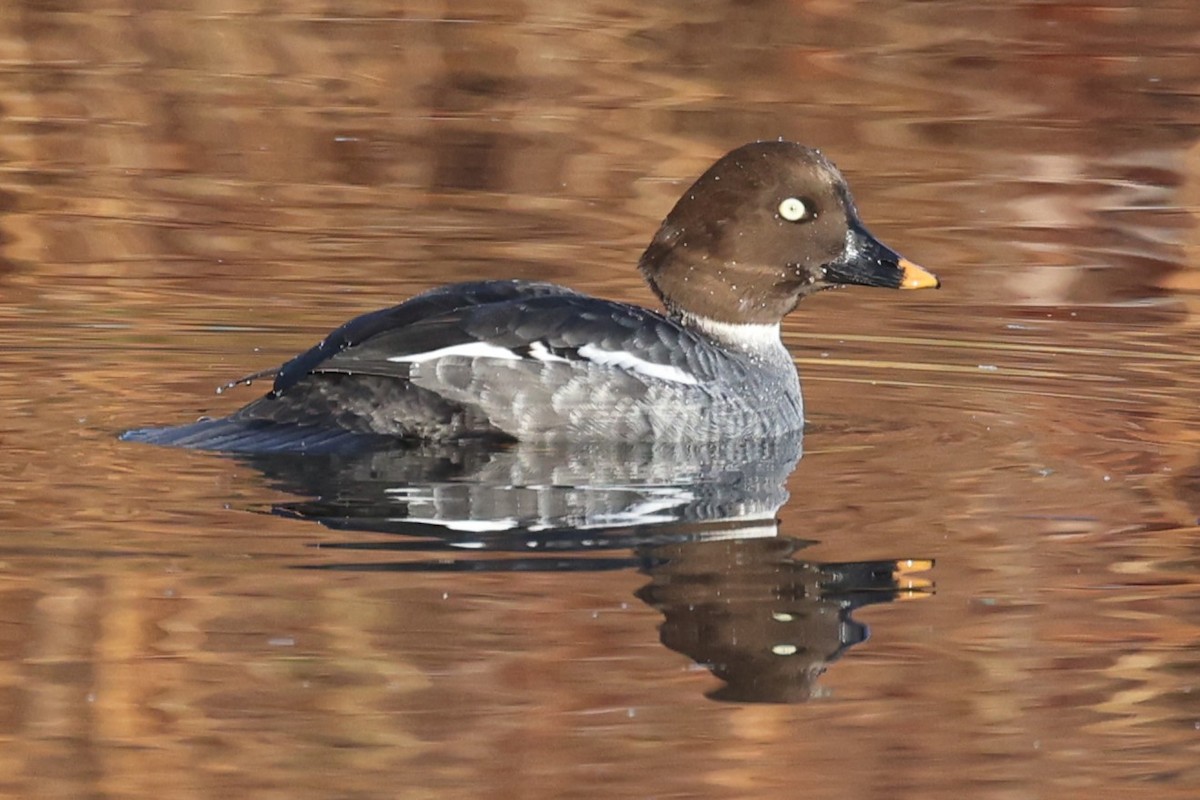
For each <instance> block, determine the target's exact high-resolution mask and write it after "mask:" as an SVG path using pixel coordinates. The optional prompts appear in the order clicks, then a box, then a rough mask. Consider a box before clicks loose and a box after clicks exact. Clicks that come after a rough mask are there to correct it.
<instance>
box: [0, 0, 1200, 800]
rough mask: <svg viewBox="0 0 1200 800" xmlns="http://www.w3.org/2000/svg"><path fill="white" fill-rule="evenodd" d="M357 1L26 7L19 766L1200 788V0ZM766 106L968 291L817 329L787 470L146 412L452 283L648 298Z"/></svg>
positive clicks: (13, 230)
mask: <svg viewBox="0 0 1200 800" xmlns="http://www.w3.org/2000/svg"><path fill="white" fill-rule="evenodd" d="M345 5H346V4H335V3H327V2H317V1H316V0H290V1H286V2H269V1H268V0H261V1H259V2H255V0H226V1H225V2H219V3H207V2H203V3H202V2H190V3H188V2H182V3H181V2H157V1H156V0H149V1H148V2H132V0H109V1H108V2H103V3H99V4H97V3H82V2H72V0H59V2H53V3H45V2H32V1H31V0H26V1H24V2H11V3H8V4H5V5H4V6H3V8H0V169H2V170H3V182H2V183H0V298H2V305H0V347H2V350H0V352H2V355H0V374H2V375H3V378H4V380H3V381H0V411H2V413H0V443H2V444H3V447H4V454H5V455H4V459H3V461H2V462H0V463H3V464H4V465H5V469H4V475H5V479H6V480H5V492H4V493H3V496H2V497H0V522H2V529H3V532H4V534H3V538H2V539H0V742H2V746H0V794H3V795H4V796H12V797H64V798H67V797H69V798H76V797H156V798H157V797H164V796H165V797H185V796H193V795H195V796H215V795H218V794H221V795H227V796H250V795H254V796H264V797H265V796H287V797H304V798H307V797H314V798H317V797H320V798H326V797H376V796H378V797H414V798H415V797H460V796H468V797H471V796H478V797H521V798H526V797H594V796H599V795H602V796H610V797H730V798H747V797H764V798H765V797H771V798H773V797H782V796H795V795H798V794H802V795H803V796H806V797H811V798H846V797H881V798H882V797H889V798H890V797H916V796H922V797H930V798H962V797H979V798H996V799H997V800H1001V799H1003V800H1008V798H1025V797H1081V798H1083V797H1096V796H1100V795H1113V796H1115V795H1117V794H1118V793H1120V795H1121V796H1138V797H1150V798H1175V797H1178V798H1185V797H1189V798H1190V797H1194V796H1195V795H1196V792H1197V790H1198V789H1200V766H1197V765H1198V764H1200V656H1198V653H1200V616H1198V614H1197V609H1198V607H1200V606H1198V605H1197V604H1198V602H1200V575H1198V568H1200V546H1198V545H1197V542H1198V541H1200V536H1198V534H1200V526H1198V523H1197V518H1198V516H1200V459H1198V457H1197V453H1198V444H1200V433H1198V431H1200V410H1198V405H1197V398H1198V396H1200V377H1198V376H1200V338H1198V337H1200V277H1197V272H1196V264H1197V262H1198V260H1200V234H1198V227H1197V219H1196V216H1197V209H1200V100H1198V98H1200V66H1198V65H1200V40H1198V39H1197V37H1196V31H1197V30H1200V6H1197V5H1196V4H1194V3H1190V2H1183V0H1178V1H1177V2H1151V3H1144V4H1140V5H1122V4H1119V3H1055V2H1037V3H1033V2H1026V3H1020V2H1018V3H1007V4H1003V5H1000V4H988V5H982V4H978V3H973V2H954V1H952V0H935V1H934V2H923V3H904V2H782V1H776V2H770V1H768V2H760V3H749V4H747V3H732V2H704V3H696V2H671V3H662V4H651V5H647V4H644V3H623V2H618V1H617V0H614V1H613V2H607V3H593V2H576V3H569V4H568V3H537V2H529V3H515V2H513V3H507V2H500V3H497V2H488V3H458V2H456V3H418V2H413V3H392V2H387V3H385V2H361V3H355V4H350V5H352V6H353V7H352V8H351V9H350V10H347V9H346V8H344V7H343V6H345ZM776 136H785V137H787V138H791V139H796V140H799V141H803V142H806V143H809V144H812V145H816V146H820V147H821V148H822V149H823V150H824V152H825V153H826V154H828V155H829V156H830V157H831V158H833V159H834V160H835V161H836V162H837V163H838V164H839V166H841V167H842V169H843V171H844V172H846V173H847V175H848V176H849V179H850V181H851V186H852V187H853V189H854V191H855V194H856V197H857V198H858V201H859V205H860V210H861V212H862V215H863V217H864V219H865V220H866V221H867V222H868V224H869V225H870V226H871V227H872V229H873V230H874V231H875V232H876V233H878V234H879V235H880V236H881V238H883V239H884V240H885V241H887V242H889V243H890V244H892V245H893V246H895V247H896V248H897V249H899V250H900V251H901V252H903V253H905V254H906V255H908V256H909V257H910V258H912V259H914V260H916V261H918V262H920V263H922V264H924V265H926V266H928V267H930V268H931V269H933V270H934V271H935V272H937V273H938V274H939V275H940V276H941V277H942V279H943V281H944V285H945V288H944V289H943V290H942V291H941V292H938V293H932V292H927V293H912V294H908V293H905V294H903V295H898V294H895V293H886V292H870V291H865V290H864V291H852V290H847V291H844V292H837V293H828V294H825V295H821V296H818V297H815V298H812V299H811V300H809V301H807V302H805V303H804V305H803V307H802V308H801V309H800V310H799V311H798V312H797V313H796V314H795V315H793V317H792V318H790V319H789V320H788V321H787V324H786V326H785V337H786V340H787V343H788V344H789V346H790V347H791V349H792V350H793V352H794V353H795V355H796V360H797V363H798V365H799V367H800V369H801V371H802V374H803V379H804V384H805V393H806V409H807V412H808V414H809V416H810V420H811V422H810V428H809V430H808V431H807V432H806V435H805V437H804V441H803V458H801V459H800V460H799V463H798V464H796V465H795V467H794V471H793V469H792V465H793V464H794V463H795V457H796V456H798V455H799V453H798V452H794V453H790V452H774V453H767V454H755V453H745V452H742V453H726V454H721V457H720V458H719V459H714V458H711V457H707V458H704V459H699V460H694V461H693V460H689V458H690V457H682V456H679V454H671V455H669V456H666V457H664V456H662V455H661V454H653V453H650V454H647V453H640V454H633V455H630V454H622V455H621V456H620V457H619V458H616V457H614V456H613V455H612V454H604V453H579V452H573V453H546V452H540V451H525V450H520V449H518V450H517V451H506V452H501V453H478V452H459V453H445V452H425V453H416V454H413V453H409V454H407V455H405V456H403V457H399V456H396V455H395V454H392V455H386V454H385V455H378V454H375V455H367V456H362V457H361V458H359V459H357V460H351V461H350V462H345V461H343V462H328V461H319V460H314V461H309V462H303V461H302V462H299V463H297V462H295V461H286V460H285V461H270V460H266V461H264V460H257V461H256V460H245V459H243V460H236V459H229V458H223V457H220V456H212V455H203V454H196V453H187V452H177V451H170V450H159V449H154V448H148V447H141V446H134V445H129V444H125V443H121V442H118V441H116V440H115V439H114V433H115V432H117V431H119V430H121V429H123V428H127V427H131V426H134V425H142V424H151V423H169V422H178V421H186V420H190V419H194V418H195V417H197V416H199V415H201V414H205V413H222V412H224V411H227V410H231V409H232V408H234V407H236V406H237V405H238V404H239V403H241V402H243V401H244V400H245V399H248V398H249V397H250V396H251V393H250V392H249V391H247V390H240V392H239V393H235V394H234V395H233V396H229V395H225V396H220V397H218V396H215V395H214V394H213V391H212V390H213V388H214V387H215V386H217V385H219V384H221V383H223V382H225V381H227V380H229V379H231V378H235V377H237V376H239V375H242V374H245V373H247V372H251V371H253V370H256V369H260V368H262V367H265V366H270V365H273V364H275V363H278V362H280V361H281V360H283V359H285V358H287V357H289V356H290V355H292V354H293V353H294V352H296V351H297V350H299V349H301V348H304V347H307V346H309V345H310V344H312V343H313V342H314V341H315V340H317V339H318V338H319V337H320V336H322V335H323V334H324V333H325V332H326V331H327V330H328V329H329V328H331V327H333V326H334V325H336V324H338V323H340V322H342V321H343V320H344V319H346V318H348V317H349V316H351V315H354V314H357V313H359V312H362V311H365V310H369V309H373V308H377V307H380V306H382V305H386V304H390V303H392V302H396V301H398V300H401V299H403V298H405V297H407V296H409V295H411V294H412V293H414V292H417V291H420V290H423V289H426V288H428V287H430V286H432V285H435V284H437V283H441V282H444V281H447V280H452V279H475V278H484V277H524V278H541V279H550V280H557V281H561V282H564V283H568V284H570V285H572V286H574V287H576V288H580V289H583V290H587V291H591V292H594V293H598V294H603V295H605V296H608V297H614V298H618V299H623V300H628V301H632V302H638V303H646V304H650V303H652V298H651V297H650V295H649V292H648V291H647V290H646V289H645V288H644V287H643V286H642V285H641V284H640V281H639V280H638V277H637V275H636V272H635V271H634V269H633V265H634V264H635V263H636V259H637V256H638V254H639V252H640V249H641V247H643V246H644V245H645V243H646V242H647V241H648V239H649V237H650V235H651V234H652V232H653V230H654V229H655V227H656V225H657V223H658V221H659V219H660V218H661V216H662V215H663V214H664V213H665V212H666V211H667V210H668V209H669V207H670V205H671V204H672V203H673V202H674V199H675V197H676V195H677V194H678V193H679V192H680V191H681V190H682V188H683V187H684V186H686V184H687V182H688V181H690V180H691V179H692V178H694V177H695V176H696V175H697V174H699V172H701V171H702V170H703V169H704V168H705V167H706V166H707V165H708V164H709V163H710V162H711V161H712V160H713V159H714V158H715V157H717V156H719V155H720V154H721V153H723V152H725V151H726V150H728V149H730V148H732V147H734V146H736V145H738V144H741V143H743V142H745V141H749V140H752V139H758V138H771V137H776ZM710 455H711V454H710ZM714 463H717V464H723V465H725V466H726V467H728V469H721V470H713V469H712V468H711V465H712V464H714ZM706 464H707V465H709V466H708V467H705V466H704V465H706ZM706 469H708V470H709V471H708V472H705V471H704V470H706ZM581 476H583V477H582V478H581ZM598 477H600V478H603V480H598V479H597V478H598ZM505 481H507V482H508V483H512V484H513V485H516V486H518V487H519V488H518V489H514V490H505V489H502V488H497V487H503V486H507V485H508V483H505ZM696 487H702V488H701V489H697V488H696ZM580 509H584V511H580ZM464 510H465V511H464ZM464 513H465V517H466V518H469V519H472V520H474V522H475V524H474V525H473V526H472V525H470V524H467V525H464V524H463V523H462V522H461V520H462V519H463V518H464ZM776 517H778V520H779V522H778V524H776V522H775V519H776ZM447 520H460V521H459V522H457V523H454V524H448V523H447ZM513 520H516V521H517V523H519V524H517V525H515V526H514V525H513V524H511V523H512V522H513ZM664 521H669V522H670V524H669V525H666V526H665V527H664V526H658V527H656V525H658V523H661V522H664ZM501 523H503V524H501ZM514 529H515V530H518V531H520V532H521V533H520V534H519V535H518V534H512V533H507V532H506V531H511V530H514ZM930 562H935V563H934V564H933V565H932V568H930V567H931V564H930ZM868 629H869V638H868ZM767 701H774V702H767Z"/></svg>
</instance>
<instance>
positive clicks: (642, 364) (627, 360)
mask: <svg viewBox="0 0 1200 800" xmlns="http://www.w3.org/2000/svg"><path fill="white" fill-rule="evenodd" d="M578 352H579V355H580V356H581V357H583V358H586V359H587V360H588V361H591V362H592V363H594V364H603V365H604V366H607V367H620V368H621V369H627V370H629V371H630V372H636V373H638V374H639V375H645V376H646V377H648V378H657V379H658V380H660V381H671V382H672V383H686V384H688V385H689V386H695V385H696V384H698V383H700V381H698V380H696V376H695V375H693V374H692V373H690V372H687V371H686V370H682V369H680V368H679V367H676V366H673V365H671V364H655V363H654V362H652V361H646V360H645V359H643V358H638V357H637V356H635V355H634V354H633V353H628V352H625V351H624V350H605V349H603V348H600V347H597V346H596V345H594V344H585V345H584V346H583V347H581V348H579V350H578Z"/></svg>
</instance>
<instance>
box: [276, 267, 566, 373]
mask: <svg viewBox="0 0 1200 800" xmlns="http://www.w3.org/2000/svg"><path fill="white" fill-rule="evenodd" d="M577 296H579V295H578V294H577V293H576V292H574V291H572V290H570V289H567V288H566V287H563V286H557V285H555V284H552V283H532V282H528V281H480V282H477V283H459V284H453V285H450V286H443V287H441V288H438V289H433V290H431V291H428V292H425V293H424V294H419V295H417V296H416V297H414V298H412V299H411V300H408V301H407V302H405V303H401V304H400V305H398V306H392V307H391V308H385V309H381V310H379V311H373V312H371V313H369V314H363V315H362V316H360V317H355V318H354V319H352V320H350V321H349V322H347V323H346V324H344V325H342V326H341V327H339V328H337V329H336V330H334V331H333V332H332V333H330V334H329V335H328V336H326V337H325V339H324V340H322V341H321V343H320V344H318V345H316V346H314V347H312V348H311V349H309V350H306V351H305V352H303V353H301V354H300V355H298V356H296V357H295V358H293V359H292V360H290V361H288V362H287V363H285V364H283V365H282V366H280V367H279V368H278V369H277V370H274V371H273V373H274V375H275V385H274V387H273V389H272V392H271V394H272V395H278V394H282V393H283V392H286V391H287V390H288V389H289V388H290V387H292V386H294V385H295V384H296V383H297V382H298V381H299V380H301V379H302V378H304V377H305V376H306V375H309V374H311V373H313V372H318V371H329V370H328V369H321V367H323V366H327V362H329V361H330V359H333V358H334V357H336V356H337V355H338V354H340V353H343V352H344V351H346V350H348V349H352V348H356V347H361V346H362V345H363V344H365V343H367V342H374V341H376V340H379V339H381V338H386V337H387V336H388V335H390V334H394V333H396V332H402V331H405V330H408V329H410V328H412V327H413V326H417V325H419V324H420V323H421V322H423V321H426V320H429V319H431V318H436V317H439V316H442V315H445V314H451V313H453V312H455V311H459V312H462V311H464V310H467V309H470V308H473V307H477V306H486V305H491V304H496V303H499V304H505V303H508V302H512V301H517V300H522V299H535V298H540V297H577ZM371 349H373V348H371ZM333 371H339V370H333ZM270 374H272V371H268V372H266V373H260V374H259V375H258V376H255V377H262V376H264V375H270Z"/></svg>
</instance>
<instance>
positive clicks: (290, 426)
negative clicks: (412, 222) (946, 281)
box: [122, 140, 941, 450]
mask: <svg viewBox="0 0 1200 800" xmlns="http://www.w3.org/2000/svg"><path fill="white" fill-rule="evenodd" d="M638 269H639V270H640V272H641V274H642V276H643V277H644V279H645V280H646V282H647V283H648V284H649V286H650V289H651V290H652V291H653V293H654V295H655V296H656V297H657V298H658V300H659V301H660V302H661V303H662V309H661V310H654V309H649V308H645V307H641V306H637V305H632V304H629V303H623V302H617V301H614V300H607V299H602V298H598V297H592V296H589V295H586V294H583V293H580V292H577V291H575V290H573V289H570V288H568V287H565V286H560V285H557V284H553V283H546V282H539V281H527V280H483V281H474V282H468V283H456V284H451V285H447V286H442V287H439V288H435V289H432V290H430V291H427V292H424V293H422V294H418V295H416V296H414V297H412V298H411V299H409V300H407V301H405V302H402V303H400V304H399V305H395V306H392V307H390V308H384V309H381V310H378V311H372V312H370V313H366V314H363V315H362V316H359V317H356V318H354V319H352V320H350V321H349V322H346V323H345V324H343V325H341V326H340V327H338V328H336V329H335V330H334V331H332V332H331V333H330V334H329V335H328V336H326V337H325V338H324V339H323V340H322V341H321V342H319V343H318V344H316V345H314V346H313V347H312V348H310V349H308V350H306V351H304V352H302V353H300V354H299V355H297V356H295V357H294V358H292V359H291V360H289V361H287V362H286V363H284V364H282V365H280V366H277V367H273V368H271V369H267V370H263V371H261V372H258V373H255V374H253V375H248V376H246V377H245V378H242V379H239V380H238V381H235V382H234V383H233V384H230V386H233V385H235V384H238V383H250V382H251V381H253V380H260V379H273V385H272V386H271V389H270V391H268V392H266V394H264V395H262V396H260V397H258V398H257V399H255V400H252V401H251V402H249V403H248V404H247V405H245V406H243V407H242V408H241V409H240V410H238V411H235V412H234V413H232V414H230V415H229V416H227V417H222V418H219V419H203V420H201V421H199V422H195V423H191V424H187V425H180V426H172V427H155V428H139V429H134V430H131V431H127V432H125V433H124V434H123V436H122V438H124V439H125V440H127V441H138V442H146V443H151V444H161V445H173V446H180V447H190V448H198V449H206V450H243V449H244V450H264V449H266V450H272V449H276V450H294V449H301V450H302V449H304V448H306V447H317V446H320V445H321V444H322V443H328V442H333V441H340V440H343V439H345V438H346V437H355V436H368V437H373V438H375V439H384V440H389V441H407V442H447V441H454V440H461V439H468V438H477V437H482V438H487V439H496V440H499V441H521V442H537V441H545V442H551V441H557V442H562V441H580V442H585V441H608V442H612V441H642V442H644V441H654V442H659V441H661V442H668V441H669V442H681V441H694V442H711V441H717V440H726V439H732V438H743V439H746V438H750V439H768V438H773V437H779V436H783V435H788V434H793V433H795V432H797V431H800V430H802V429H803V426H804V403H803V399H802V393H801V387H800V378H799V375H798V373H797V370H796V366H795V363H794V362H793V360H792V357H791V355H790V353H789V352H788V350H787V348H786V347H785V346H784V344H783V341H782V338H781V324H782V321H783V318H784V317H785V316H787V315H788V314H789V313H791V312H792V311H793V310H794V309H795V308H796V306H797V304H799V302H800V301H801V300H803V299H804V298H806V297H808V296H809V295H812V294H816V293H818V292H821V291H824V290H827V289H832V288H835V287H842V286H870V287H880V288H889V289H902V290H914V289H930V288H933V289H936V288H939V287H940V285H941V283H940V281H939V279H938V278H937V276H935V275H934V274H933V273H932V272H930V271H928V270H926V269H924V268H923V267H921V266H918V265H917V264H916V263H914V262H912V261H909V260H908V259H906V258H904V257H903V256H901V255H899V254H898V253H897V252H896V251H894V250H892V249H891V248H889V247H888V246H886V245H884V244H883V243H882V242H880V241H879V240H878V239H877V238H876V237H875V236H874V235H872V234H871V233H870V231H868V230H867V228H866V226H865V225H864V224H863V222H862V220H861V219H860V218H859V215H858V211H857V209H856V207H855V203H854V199H853V197H852V196H851V194H850V189H849V187H848V186H847V183H846V180H845V178H844V177H843V176H842V173H841V172H840V171H839V170H838V169H837V167H836V166H834V164H833V163H832V162H831V161H830V160H829V159H828V158H826V157H825V156H824V155H822V153H821V152H820V151H818V150H816V149H813V148H810V147H806V146H804V145H801V144H798V143H796V142H791V141H785V140H771V141H758V142H752V143H750V144H746V145H743V146H741V147H738V148H736V149H734V150H732V151H731V152H729V153H727V154H726V155H724V156H723V157H721V158H720V159H719V160H717V161H716V163H714V164H713V165H712V166H711V167H709V168H708V169H707V170H706V171H705V172H704V173H703V174H702V175H701V176H700V177H699V178H697V179H696V181H695V182H694V183H693V184H692V185H691V186H690V187H689V188H688V189H687V191H685V192H684V193H683V195H682V196H681V197H680V198H679V200H678V202H676V203H675V206H674V207H673V208H672V209H671V211H670V212H669V213H668V214H667V216H666V218H665V219H664V220H663V222H662V224H661V225H660V226H659V228H658V231H657V233H655V235H654V237H653V239H651V241H650V244H649V246H648V247H647V248H646V250H645V252H644V253H643V254H642V256H641V259H640V260H639V262H638Z"/></svg>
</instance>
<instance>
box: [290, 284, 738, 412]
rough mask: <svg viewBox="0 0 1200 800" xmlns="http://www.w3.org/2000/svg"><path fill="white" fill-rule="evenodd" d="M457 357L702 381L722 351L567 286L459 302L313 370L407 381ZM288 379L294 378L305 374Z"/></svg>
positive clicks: (674, 326) (640, 312)
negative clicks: (429, 363)
mask: <svg viewBox="0 0 1200 800" xmlns="http://www.w3.org/2000/svg"><path fill="white" fill-rule="evenodd" d="M310 352H311V351H310ZM453 355H464V356H485V357H493V358H501V359H505V360H517V359H519V360H522V361H526V362H528V363H531V364H533V363H537V362H544V363H547V364H550V363H561V362H567V363H576V364H579V365H587V364H591V365H601V366H615V367H619V368H623V369H624V370H625V371H627V372H629V373H631V374H634V375H638V376H639V377H640V378H641V379H643V380H651V379H653V378H656V377H660V378H665V379H667V380H675V381H676V382H680V381H681V382H684V383H696V384H699V383H703V382H705V381H707V380H709V379H710V378H711V377H712V376H713V374H714V369H713V367H714V365H715V361H716V359H717V358H719V357H720V356H719V355H717V354H716V353H715V352H714V348H713V347H712V345H711V344H710V343H709V342H707V341H706V340H704V339H701V338H700V337H698V336H696V335H695V334H694V333H692V332H691V331H689V330H687V329H685V328H683V327H681V326H680V325H679V324H678V323H676V322H674V321H672V320H670V319H667V318H666V317H664V316H662V315H661V314H658V313H655V312H653V311H650V310H648V309H644V308H639V307H636V306H630V305H626V304H624V303H616V302H612V301H608V300H599V299H596V298H593V297H587V296H585V295H579V294H574V293H569V294H568V293H565V292H564V293H562V294H558V295H549V294H543V295H541V296H530V295H524V296H521V297H515V298H511V299H501V300H497V301H494V302H490V303H479V304H474V305H467V306H458V307H455V308H453V309H450V310H447V311H444V312H442V313H439V314H432V315H428V316H424V317H422V318H421V319H418V320H416V321H413V322H411V323H409V324H405V325H403V326H399V327H389V328H386V329H382V330H378V331H377V332H376V333H375V334H374V335H373V336H370V337H369V338H365V339H362V340H360V341H358V342H356V343H354V344H348V345H345V346H342V347H340V348H339V349H338V350H337V351H336V352H333V353H332V354H330V355H328V356H326V357H324V358H322V359H321V360H319V361H316V363H313V365H312V366H311V367H309V368H308V372H309V373H344V374H351V375H375V376H379V377H391V378H399V379H407V378H408V377H409V374H410V371H411V368H412V365H413V364H415V363H420V362H422V361H425V360H430V359H433V358H437V357H445V356H453ZM307 356H308V354H305V355H304V356H300V357H299V359H303V358H305V357H307ZM299 359H296V360H293V362H291V363H289V365H287V367H285V369H291V368H292V365H293V364H298V363H299ZM314 361H315V359H314ZM284 377H285V375H284V373H281V374H280V378H281V379H283V378H284ZM287 377H289V378H291V380H290V383H294V382H295V381H296V380H298V379H299V377H300V376H298V375H297V376H295V377H291V376H290V375H289V376H287ZM280 382H281V381H280V380H277V381H276V385H277V386H279V385H280ZM277 391H278V390H277Z"/></svg>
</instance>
